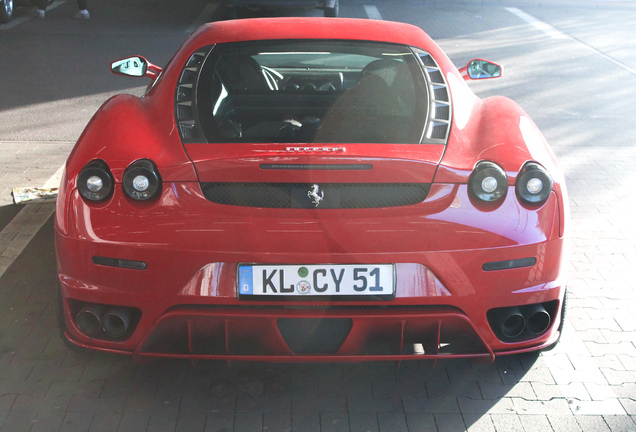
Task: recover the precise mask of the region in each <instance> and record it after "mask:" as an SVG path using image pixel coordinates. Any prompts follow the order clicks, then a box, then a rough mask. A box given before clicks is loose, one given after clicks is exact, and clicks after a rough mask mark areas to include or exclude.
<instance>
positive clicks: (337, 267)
mask: <svg viewBox="0 0 636 432" xmlns="http://www.w3.org/2000/svg"><path fill="white" fill-rule="evenodd" d="M394 280H395V278H394V266H393V264H309V265H256V264H240V265H239V267H238V294H239V297H242V298H243V299H250V298H252V299H253V298H255V297H262V296H266V297H268V298H271V297H286V296H295V297H299V296H309V297H315V296H320V297H332V296H338V297H340V296H342V297H343V299H344V297H356V298H357V297H361V296H370V297H378V299H386V298H388V297H391V298H392V297H393V296H394V294H395V288H394V282H393V281H394Z"/></svg>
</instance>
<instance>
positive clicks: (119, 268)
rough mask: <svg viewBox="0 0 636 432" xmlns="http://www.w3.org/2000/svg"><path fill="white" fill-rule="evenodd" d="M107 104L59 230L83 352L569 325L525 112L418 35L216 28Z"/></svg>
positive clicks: (264, 357)
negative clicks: (483, 89)
mask: <svg viewBox="0 0 636 432" xmlns="http://www.w3.org/2000/svg"><path fill="white" fill-rule="evenodd" d="M112 71H113V72H114V73H118V74H123V75H130V76H146V77H148V78H150V79H151V80H152V84H151V85H150V86H149V88H148V90H147V92H146V94H145V95H144V96H143V97H136V96H131V95H118V96H115V97H113V98H111V99H110V100H108V101H107V102H106V103H105V104H104V105H103V106H102V107H101V108H100V109H99V111H98V112H97V113H96V114H95V116H94V117H93V119H92V120H91V121H90V123H89V124H88V126H87V127H86V130H85V131H84V132H83V134H82V135H81V137H80V138H79V140H78V142H77V145H76V146H75V148H74V150H73V151H72V153H71V155H70V157H69V159H68V161H67V163H66V170H65V175H64V178H63V180H62V184H61V188H60V194H59V198H58V200H57V212H56V218H55V236H56V250H57V258H58V273H59V293H60V295H59V305H58V306H59V307H58V309H59V320H60V328H61V331H62V333H63V337H64V338H65V340H66V341H67V343H69V344H70V345H72V346H79V347H83V348H91V349H96V350H100V351H107V352H115V353H122V354H129V355H132V356H133V358H134V359H135V360H136V361H144V360H149V359H152V358H159V357H173V358H188V359H225V360H260V361H303V362H305V361H311V362H315V361H330V362H331V361H367V360H409V359H439V358H451V357H468V358H478V359H486V360H493V359H494V358H495V356H497V355H503V354H515V353H522V352H527V351H533V350H541V349H546V348H549V347H551V346H553V345H554V344H556V343H557V341H558V339H559V336H560V333H561V328H562V325H563V316H564V315H563V314H564V303H565V294H566V270H567V265H568V263H567V249H568V247H567V246H568V223H569V213H568V200H567V193H566V189H565V185H564V178H563V174H562V173H561V171H560V170H559V168H558V166H557V162H556V160H555V157H554V154H553V153H552V151H551V149H550V147H549V146H548V144H547V143H546V140H545V139H544V137H543V136H542V134H541V133H540V132H539V130H538V129H537V127H536V126H535V124H534V123H533V122H532V120H530V118H529V117H528V115H527V114H526V113H525V112H524V111H523V110H522V109H521V108H520V107H519V106H517V105H516V104H515V103H514V102H512V101H510V100H509V99H506V98H503V97H491V98H487V99H484V100H481V99H479V98H478V97H476V96H475V95H474V94H473V93H472V92H471V90H470V89H469V88H468V86H467V85H466V80H470V79H482V78H496V77H499V76H501V74H502V69H501V67H500V66H498V65H496V64H494V63H491V62H488V61H485V60H480V59H478V60H473V61H471V62H469V63H468V65H467V66H466V67H464V68H461V69H460V70H457V69H456V68H455V66H453V65H452V64H451V62H450V60H449V59H448V57H447V56H446V55H445V54H444V53H443V52H442V51H441V50H440V48H439V47H438V46H437V45H436V44H435V43H434V42H433V41H432V40H431V39H430V37H429V36H427V35H426V34H425V33H424V32H423V31H422V30H421V29H419V28H417V27H414V26H411V25H406V24H401V23H392V22H381V21H372V20H356V19H325V18H271V19H247V20H235V21H225V22H217V23H212V24H208V25H205V26H203V27H202V28H200V29H199V30H198V31H197V32H196V33H195V34H193V35H192V36H191V37H190V38H189V39H188V40H187V41H186V42H185V44H184V45H183V46H182V47H181V48H180V49H179V51H178V52H177V53H176V54H175V56H174V57H173V58H172V60H171V61H170V62H169V64H168V65H167V66H166V67H165V68H163V69H162V68H161V67H158V66H156V65H153V64H151V63H149V62H148V61H147V60H146V59H144V58H143V57H131V58H127V59H122V60H119V61H116V62H114V63H113V65H112Z"/></svg>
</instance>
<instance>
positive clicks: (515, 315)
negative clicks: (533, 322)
mask: <svg viewBox="0 0 636 432" xmlns="http://www.w3.org/2000/svg"><path fill="white" fill-rule="evenodd" d="M499 328H500V330H501V333H502V334H503V335H504V336H505V337H507V338H509V339H512V338H516V337H517V336H519V335H521V333H523V331H524V330H525V328H526V319H525V318H524V317H523V315H522V314H521V310H519V308H518V307H515V308H510V309H508V310H507V311H506V312H505V313H503V314H502V315H501V317H500V318H499Z"/></svg>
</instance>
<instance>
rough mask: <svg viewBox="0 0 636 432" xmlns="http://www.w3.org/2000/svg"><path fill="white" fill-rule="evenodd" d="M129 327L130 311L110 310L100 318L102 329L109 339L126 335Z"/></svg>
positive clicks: (122, 309) (123, 309)
mask: <svg viewBox="0 0 636 432" xmlns="http://www.w3.org/2000/svg"><path fill="white" fill-rule="evenodd" d="M129 326H130V310H128V309H126V308H112V309H109V310H107V311H106V313H105V314H104V316H103V317H102V329H103V330H104V333H106V335H108V336H109V337H111V338H114V339H118V338H120V337H122V336H123V335H125V334H126V331H128V327H129Z"/></svg>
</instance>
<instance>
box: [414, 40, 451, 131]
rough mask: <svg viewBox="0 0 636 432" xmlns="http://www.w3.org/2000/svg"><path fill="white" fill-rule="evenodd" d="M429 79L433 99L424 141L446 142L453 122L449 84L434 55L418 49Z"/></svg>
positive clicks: (429, 88)
mask: <svg viewBox="0 0 636 432" xmlns="http://www.w3.org/2000/svg"><path fill="white" fill-rule="evenodd" d="M416 52H417V54H418V56H419V58H420V60H421V62H422V65H423V69H424V72H425V74H426V78H427V81H428V90H429V94H430V97H431V99H432V100H433V104H432V109H431V111H430V113H429V119H428V121H429V123H428V126H427V127H426V132H425V134H424V138H423V140H422V143H424V144H446V141H447V140H448V134H449V132H450V124H451V113H452V110H451V104H450V93H449V90H448V85H447V84H446V80H445V78H444V74H443V73H442V71H441V69H440V68H439V66H438V65H437V63H436V62H435V59H433V57H432V56H431V55H430V54H429V53H427V52H424V51H417V50H416Z"/></svg>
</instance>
